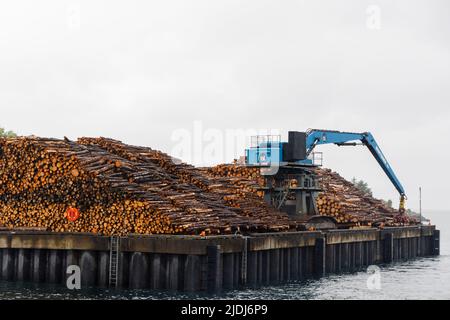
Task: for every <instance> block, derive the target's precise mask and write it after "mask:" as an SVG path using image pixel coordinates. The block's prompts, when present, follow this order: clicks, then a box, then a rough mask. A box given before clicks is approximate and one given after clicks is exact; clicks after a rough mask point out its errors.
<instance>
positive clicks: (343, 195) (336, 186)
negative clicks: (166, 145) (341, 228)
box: [207, 163, 417, 227]
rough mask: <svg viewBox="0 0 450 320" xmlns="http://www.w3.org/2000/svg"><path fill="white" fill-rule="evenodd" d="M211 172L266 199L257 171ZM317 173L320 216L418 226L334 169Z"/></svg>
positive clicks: (351, 223)
mask: <svg viewBox="0 0 450 320" xmlns="http://www.w3.org/2000/svg"><path fill="white" fill-rule="evenodd" d="M207 172H208V173H209V174H210V175H212V176H221V177H226V178H228V179H230V182H231V183H234V184H235V185H236V186H237V187H240V188H241V189H242V192H243V193H249V192H253V193H255V194H257V195H258V196H262V194H260V193H258V191H257V188H258V187H259V186H263V185H264V179H263V178H262V177H261V176H260V174H259V169H257V168H250V167H245V166H241V165H238V164H236V163H235V164H221V165H218V166H215V167H212V168H208V169H207ZM316 174H317V175H318V177H319V182H320V187H321V189H322V190H323V191H322V192H321V193H320V194H319V196H318V197H317V199H316V205H317V208H318V211H319V214H320V215H325V216H331V217H334V218H335V219H336V221H337V222H338V223H339V224H341V225H345V227H363V226H383V225H386V226H400V225H408V224H416V223H417V221H415V220H414V219H413V218H410V217H407V216H405V217H402V218H399V212H398V211H397V210H395V209H393V208H390V207H388V206H387V204H386V203H385V202H384V201H382V200H379V199H376V198H374V197H372V196H371V195H368V194H365V193H364V192H362V191H361V190H359V189H358V188H356V187H355V185H354V184H353V183H352V182H350V181H347V180H345V179H344V178H343V177H341V176H340V175H339V174H337V173H336V172H333V171H331V170H330V169H323V168H316ZM233 179H235V180H233ZM251 189H253V191H252V190H251ZM294 219H295V218H294Z"/></svg>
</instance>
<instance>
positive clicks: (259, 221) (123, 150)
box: [0, 137, 291, 235]
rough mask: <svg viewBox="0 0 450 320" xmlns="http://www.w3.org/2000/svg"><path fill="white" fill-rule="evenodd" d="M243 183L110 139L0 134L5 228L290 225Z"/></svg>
mask: <svg viewBox="0 0 450 320" xmlns="http://www.w3.org/2000/svg"><path fill="white" fill-rule="evenodd" d="M244 184H245V183H244ZM242 185H243V184H242V183H241V182H230V181H229V179H226V178H222V177H214V176H210V175H208V174H207V173H206V172H205V171H204V170H200V169H197V168H195V167H193V166H190V165H187V164H175V163H174V162H173V161H172V159H171V157H170V156H168V155H167V154H164V153H162V152H160V151H156V150H152V149H151V148H145V147H137V146H130V145H126V144H124V143H121V142H120V141H117V140H112V139H107V138H80V139H79V140H78V141H77V142H73V141H69V140H68V139H64V140H58V139H48V138H38V137H19V138H8V139H6V138H2V139H0V226H2V225H3V226H4V227H7V228H41V229H48V230H51V231H56V232H67V231H69V232H90V233H96V234H103V235H112V234H115V235H126V234H132V233H139V234H155V233H156V234H158V233H162V234H202V235H207V234H218V233H234V232H236V231H252V232H265V231H282V230H287V229H289V228H290V227H291V225H290V224H289V220H288V218H287V216H286V215H285V214H283V213H280V212H277V211H276V210H274V209H273V208H270V207H269V206H267V205H266V204H265V203H264V201H262V199H260V198H259V197H258V196H257V195H256V194H255V193H253V192H252V190H253V189H252V190H250V189H251V188H249V187H248V188H247V189H246V190H247V191H245V192H244V191H243V189H242ZM74 212H75V213H76V217H75V218H74V220H73V221H72V220H71V219H69V218H70V217H69V213H74Z"/></svg>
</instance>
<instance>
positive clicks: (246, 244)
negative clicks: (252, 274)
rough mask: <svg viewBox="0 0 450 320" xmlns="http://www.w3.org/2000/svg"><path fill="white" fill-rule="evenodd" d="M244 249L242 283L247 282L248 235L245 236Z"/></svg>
mask: <svg viewBox="0 0 450 320" xmlns="http://www.w3.org/2000/svg"><path fill="white" fill-rule="evenodd" d="M243 238H244V248H243V249H244V250H242V256H241V257H242V261H241V284H246V283H247V267H248V263H247V260H248V241H247V240H248V237H246V236H244V237H243Z"/></svg>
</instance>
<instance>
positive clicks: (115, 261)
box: [109, 236, 120, 288]
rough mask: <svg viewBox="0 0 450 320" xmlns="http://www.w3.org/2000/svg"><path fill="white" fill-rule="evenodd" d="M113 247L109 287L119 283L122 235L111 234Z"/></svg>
mask: <svg viewBox="0 0 450 320" xmlns="http://www.w3.org/2000/svg"><path fill="white" fill-rule="evenodd" d="M110 243H111V247H110V251H109V287H110V288H113V287H114V288H115V287H117V284H118V281H117V279H118V274H119V245H120V237H115V236H111V242H110Z"/></svg>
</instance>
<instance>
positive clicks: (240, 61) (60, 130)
mask: <svg viewBox="0 0 450 320" xmlns="http://www.w3.org/2000/svg"><path fill="white" fill-rule="evenodd" d="M370 5H375V6H377V8H379V9H380V18H381V20H380V29H379V30H378V29H371V28H368V26H367V20H368V18H369V16H368V13H367V11H366V10H367V8H368V7H369V6H370ZM449 11H450V3H449V2H448V1H445V0H442V1H425V0H424V1H411V0H409V1H376V0H374V1H360V0H354V1H353V0H352V1H345V2H344V1H341V2H340V1H333V0H330V1H264V0H254V1H249V0H241V1H232V0H226V1H225V0H223V1H211V0H208V1H206V0H205V1H93V0H91V1H44V0H43V1H2V2H1V3H0V108H1V117H0V126H4V127H5V128H7V129H10V130H14V131H16V132H18V133H19V134H22V135H28V134H36V135H40V136H53V137H62V136H64V135H66V136H68V137H71V138H76V137H78V136H98V135H102V136H109V137H113V138H117V139H120V140H123V141H124V142H128V143H132V144H139V145H148V146H151V147H154V148H158V149H161V150H163V151H166V152H170V150H171V149H172V148H173V144H174V142H173V141H171V135H172V133H173V132H174V130H177V129H180V128H185V129H188V130H190V129H192V126H193V122H194V121H195V120H201V121H202V123H203V126H204V127H206V128H217V129H221V130H225V129H239V128H240V129H246V128H255V129H270V128H272V129H277V130H280V131H281V132H283V133H284V132H287V130H305V129H307V128H310V127H312V128H328V129H338V130H349V131H371V132H372V133H373V134H374V135H375V137H376V138H377V139H378V142H379V143H380V145H381V147H382V149H383V151H384V153H385V155H386V156H387V158H388V160H389V161H390V162H391V164H392V166H393V167H394V169H395V170H396V173H397V175H398V176H399V178H400V180H401V181H402V182H403V184H404V185H405V188H406V190H407V193H408V195H409V198H410V200H409V206H411V207H413V208H417V206H418V201H417V196H418V192H417V189H418V186H419V185H421V186H422V187H423V189H424V206H425V207H427V208H433V209H434V208H436V209H445V208H448V207H449V206H448V202H447V196H448V195H447V194H448V187H447V183H448V181H450V174H449V173H448V169H447V167H446V164H447V163H449V162H450V148H449V142H448V140H447V139H448V137H449V136H450V126H449V124H450V109H449V103H450V46H449V45H450V41H449V39H450V19H448V15H449ZM320 151H323V152H324V153H325V155H324V157H325V165H326V166H328V167H331V168H333V169H335V170H336V171H338V172H340V173H341V174H342V175H344V176H345V177H347V178H351V177H353V176H356V177H358V178H363V179H364V180H366V181H368V182H369V185H370V186H371V187H372V188H373V190H374V193H375V195H376V196H379V197H383V198H391V199H394V200H397V194H396V192H395V189H394V187H393V186H392V185H391V184H390V182H389V180H388V179H387V178H386V177H385V176H384V174H383V172H382V171H381V169H380V168H379V167H378V165H377V164H376V162H375V160H374V159H372V158H371V156H370V154H369V152H368V151H366V150H363V149H361V148H347V149H342V148H338V147H335V146H326V147H321V148H320ZM242 152H243V151H242ZM233 157H234V154H228V155H226V159H227V160H228V161H231V160H232V159H233Z"/></svg>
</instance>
